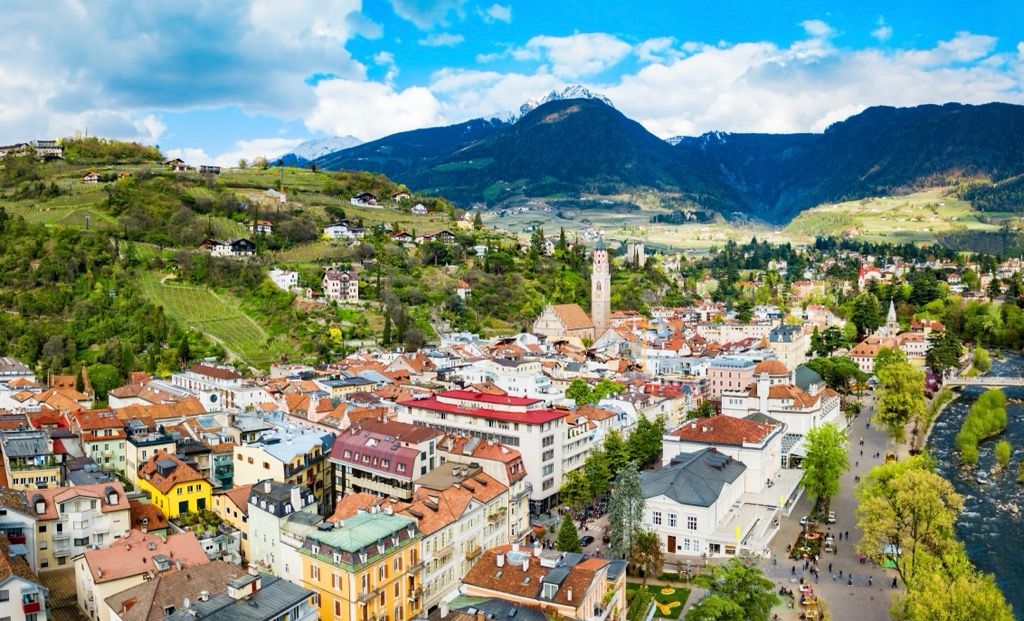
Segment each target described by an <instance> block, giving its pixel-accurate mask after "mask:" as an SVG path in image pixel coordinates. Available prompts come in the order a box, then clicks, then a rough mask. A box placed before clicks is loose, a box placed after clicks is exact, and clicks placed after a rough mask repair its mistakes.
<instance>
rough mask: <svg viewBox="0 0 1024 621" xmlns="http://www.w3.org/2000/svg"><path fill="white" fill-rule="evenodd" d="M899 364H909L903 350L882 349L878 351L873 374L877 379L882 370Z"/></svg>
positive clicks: (896, 348) (895, 348) (893, 348)
mask: <svg viewBox="0 0 1024 621" xmlns="http://www.w3.org/2000/svg"><path fill="white" fill-rule="evenodd" d="M899 362H903V363H905V362H907V354H906V353H904V351H903V350H902V349H900V348H898V347H882V348H881V349H879V350H878V354H876V355H875V366H874V369H872V373H874V374H875V376H876V377H877V376H878V374H879V373H880V372H881V371H882V369H884V368H885V367H887V366H889V365H890V364H895V363H899Z"/></svg>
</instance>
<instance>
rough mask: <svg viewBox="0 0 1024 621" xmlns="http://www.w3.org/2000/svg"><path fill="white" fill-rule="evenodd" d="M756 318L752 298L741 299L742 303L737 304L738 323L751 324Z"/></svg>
mask: <svg viewBox="0 0 1024 621" xmlns="http://www.w3.org/2000/svg"><path fill="white" fill-rule="evenodd" d="M753 318H754V303H753V302H752V301H751V300H750V298H746V297H744V298H740V301H739V302H737V303H736V321H738V322H740V323H750V320H751V319H753Z"/></svg>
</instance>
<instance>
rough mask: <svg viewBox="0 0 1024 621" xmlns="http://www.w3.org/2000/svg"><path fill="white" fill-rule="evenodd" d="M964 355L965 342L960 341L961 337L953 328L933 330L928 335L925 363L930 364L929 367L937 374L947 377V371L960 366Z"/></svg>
mask: <svg viewBox="0 0 1024 621" xmlns="http://www.w3.org/2000/svg"><path fill="white" fill-rule="evenodd" d="M963 355H964V346H963V343H961V342H960V339H959V338H958V337H957V336H956V334H954V333H953V331H952V330H951V329H946V330H943V331H941V332H932V333H931V334H929V335H928V352H927V353H926V354H925V364H927V365H928V368H929V369H931V370H932V373H934V374H935V375H937V376H939V377H945V375H946V371H948V370H950V369H955V368H958V367H959V366H960V359H961V358H962V357H963Z"/></svg>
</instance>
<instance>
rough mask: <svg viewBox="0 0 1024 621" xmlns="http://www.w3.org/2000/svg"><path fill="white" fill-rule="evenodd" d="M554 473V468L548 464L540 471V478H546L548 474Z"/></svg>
mask: <svg viewBox="0 0 1024 621" xmlns="http://www.w3.org/2000/svg"><path fill="white" fill-rule="evenodd" d="M554 471H555V466H554V465H553V464H548V465H546V466H544V467H543V468H541V469H540V474H541V476H544V477H546V476H548V475H549V474H551V473H552V472H554Z"/></svg>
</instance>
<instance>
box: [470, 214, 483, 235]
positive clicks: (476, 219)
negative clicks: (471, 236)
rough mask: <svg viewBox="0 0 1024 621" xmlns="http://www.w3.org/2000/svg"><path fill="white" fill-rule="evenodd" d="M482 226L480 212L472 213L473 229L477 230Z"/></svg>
mask: <svg viewBox="0 0 1024 621" xmlns="http://www.w3.org/2000/svg"><path fill="white" fill-rule="evenodd" d="M482 228H484V219H483V217H482V216H481V215H480V212H479V211H477V212H476V214H474V215H473V230H476V231H479V230H480V229H482Z"/></svg>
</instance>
